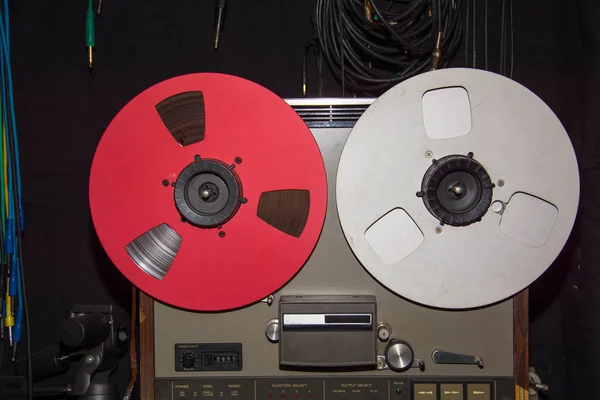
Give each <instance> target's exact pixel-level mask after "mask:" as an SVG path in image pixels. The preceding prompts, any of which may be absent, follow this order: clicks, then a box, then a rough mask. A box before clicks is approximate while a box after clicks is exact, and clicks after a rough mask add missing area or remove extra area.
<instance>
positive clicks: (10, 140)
mask: <svg viewBox="0 0 600 400" xmlns="http://www.w3.org/2000/svg"><path fill="white" fill-rule="evenodd" d="M8 122H9V124H10V119H9V121H8ZM6 136H7V137H8V141H7V142H8V145H9V149H8V150H9V152H10V154H11V157H10V160H11V167H12V170H13V171H16V161H15V156H14V154H15V143H14V137H13V135H6ZM12 185H13V197H14V202H15V208H16V210H15V215H16V216H17V217H16V218H15V221H16V223H17V230H16V232H18V235H17V251H18V256H19V259H20V261H21V262H20V263H19V272H20V273H21V276H20V278H21V296H22V299H23V319H24V323H25V338H26V341H27V375H28V376H27V390H28V394H27V397H28V399H29V400H33V368H32V365H31V327H30V324H29V306H28V301H27V286H26V284H25V266H24V264H25V261H24V259H23V245H22V243H21V219H20V218H19V217H18V216H19V215H20V210H19V197H18V190H17V180H16V179H13V180H12Z"/></svg>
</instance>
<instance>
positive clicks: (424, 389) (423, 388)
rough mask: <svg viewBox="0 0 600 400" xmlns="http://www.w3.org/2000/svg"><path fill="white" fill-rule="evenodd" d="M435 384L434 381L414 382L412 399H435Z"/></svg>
mask: <svg viewBox="0 0 600 400" xmlns="http://www.w3.org/2000/svg"><path fill="white" fill-rule="evenodd" d="M436 399H437V385H436V384H435V383H415V384H414V386H413V400H436Z"/></svg>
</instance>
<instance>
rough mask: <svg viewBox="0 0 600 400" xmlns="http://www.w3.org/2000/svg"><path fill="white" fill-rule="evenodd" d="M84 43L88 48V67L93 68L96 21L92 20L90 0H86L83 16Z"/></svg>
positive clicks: (92, 11) (92, 12) (92, 10)
mask: <svg viewBox="0 0 600 400" xmlns="http://www.w3.org/2000/svg"><path fill="white" fill-rule="evenodd" d="M85 45H86V46H87V48H88V68H89V69H90V71H91V70H92V68H93V57H94V56H93V53H94V47H96V21H95V20H94V7H93V5H92V0H89V1H88V9H87V13H86V17H85Z"/></svg>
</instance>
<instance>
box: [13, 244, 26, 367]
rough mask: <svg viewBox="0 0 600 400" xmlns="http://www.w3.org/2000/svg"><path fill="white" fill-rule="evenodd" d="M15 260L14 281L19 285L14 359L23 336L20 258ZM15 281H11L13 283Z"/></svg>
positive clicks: (14, 330) (14, 332)
mask: <svg viewBox="0 0 600 400" xmlns="http://www.w3.org/2000/svg"><path fill="white" fill-rule="evenodd" d="M13 258H14V259H15V260H16V261H15V265H14V268H13V271H14V272H13V274H14V275H13V279H14V280H15V281H16V285H17V295H16V296H17V315H16V316H15V326H14V328H13V344H14V348H13V358H14V356H15V355H16V351H17V343H20V342H21V337H22V335H23V293H22V288H23V285H22V284H21V269H20V268H19V257H17V256H15V257H13ZM13 279H11V281H12V280H13Z"/></svg>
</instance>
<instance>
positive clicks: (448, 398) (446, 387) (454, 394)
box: [440, 383, 465, 400]
mask: <svg viewBox="0 0 600 400" xmlns="http://www.w3.org/2000/svg"><path fill="white" fill-rule="evenodd" d="M440 400H465V392H464V390H463V385H462V384H460V383H442V384H441V385H440Z"/></svg>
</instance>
